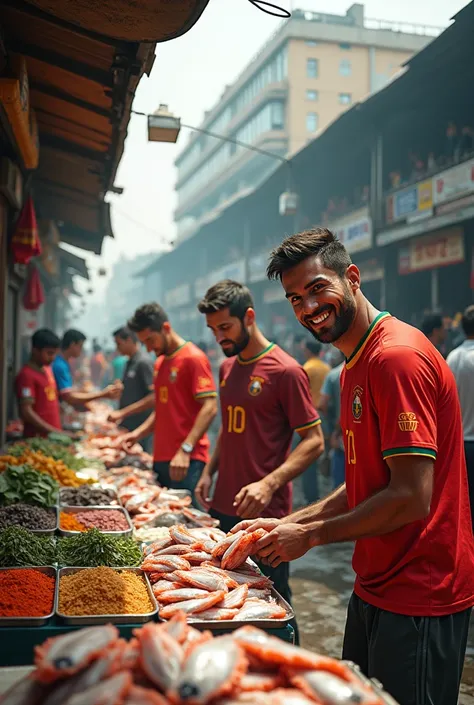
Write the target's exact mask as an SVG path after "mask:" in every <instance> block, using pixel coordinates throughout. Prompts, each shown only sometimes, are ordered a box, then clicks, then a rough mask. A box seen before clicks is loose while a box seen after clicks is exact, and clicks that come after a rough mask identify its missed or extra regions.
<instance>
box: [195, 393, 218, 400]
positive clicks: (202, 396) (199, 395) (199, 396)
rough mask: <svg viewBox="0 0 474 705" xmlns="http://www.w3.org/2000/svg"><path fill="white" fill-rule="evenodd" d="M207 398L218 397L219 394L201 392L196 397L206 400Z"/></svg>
mask: <svg viewBox="0 0 474 705" xmlns="http://www.w3.org/2000/svg"><path fill="white" fill-rule="evenodd" d="M205 397H217V392H199V394H195V395H194V398H195V399H204V398H205Z"/></svg>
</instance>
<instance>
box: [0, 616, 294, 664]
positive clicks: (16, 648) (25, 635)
mask: <svg viewBox="0 0 474 705" xmlns="http://www.w3.org/2000/svg"><path fill="white" fill-rule="evenodd" d="M142 626H143V624H118V625H117V629H118V630H119V632H120V636H122V637H124V638H125V639H130V638H131V636H132V631H133V630H134V629H139V628H140V627H142ZM81 628H82V627H71V626H68V625H66V624H62V623H61V622H60V621H59V620H58V619H57V618H53V619H51V621H50V622H49V623H48V624H47V625H46V626H44V627H0V667H2V666H28V665H31V664H32V663H33V652H34V647H35V646H37V645H39V644H42V643H43V642H44V641H45V640H46V639H49V638H50V637H54V636H59V635H61V634H65V633H66V632H70V631H72V630H73V629H81ZM210 631H212V629H210ZM230 631H231V630H225V631H224V630H216V631H215V635H216V636H219V635H221V634H226V633H229V632H230ZM265 631H266V632H267V633H268V634H271V635H272V636H276V637H278V638H280V639H282V640H283V641H286V642H288V643H290V644H293V643H294V641H295V632H294V629H293V627H292V626H291V625H290V624H286V625H285V626H283V627H281V628H279V629H266V630H265Z"/></svg>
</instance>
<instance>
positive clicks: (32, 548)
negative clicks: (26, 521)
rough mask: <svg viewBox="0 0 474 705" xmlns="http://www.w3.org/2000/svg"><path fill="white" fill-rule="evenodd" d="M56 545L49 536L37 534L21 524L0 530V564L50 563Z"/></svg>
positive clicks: (6, 566) (8, 565) (9, 565)
mask: <svg viewBox="0 0 474 705" xmlns="http://www.w3.org/2000/svg"><path fill="white" fill-rule="evenodd" d="M55 561H56V547H55V544H54V539H52V538H51V537H50V536H37V535H36V534H33V533H32V532H31V531H28V529H23V528H22V527H21V526H9V527H8V529H4V530H3V531H0V566H1V567H2V568H8V567H11V566H24V565H52V564H53V563H54V562H55Z"/></svg>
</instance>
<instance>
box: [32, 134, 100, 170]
mask: <svg viewBox="0 0 474 705" xmlns="http://www.w3.org/2000/svg"><path fill="white" fill-rule="evenodd" d="M40 144H41V146H42V147H50V148H51V149H56V150H58V151H60V152H66V153H67V154H74V155H76V156H78V157H82V158H83V159H89V160H90V161H93V162H99V163H103V162H105V161H106V160H107V158H108V155H107V154H106V153H104V152H99V151H96V150H95V149H88V148H87V147H82V146H81V145H78V144H75V143H74V142H69V141H68V140H64V139H62V138H61V137H56V136H55V135H49V134H47V133H40Z"/></svg>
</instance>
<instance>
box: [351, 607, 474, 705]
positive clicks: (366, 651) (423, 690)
mask: <svg viewBox="0 0 474 705" xmlns="http://www.w3.org/2000/svg"><path fill="white" fill-rule="evenodd" d="M470 615H471V610H470V609H468V610H464V611H463V612H457V613H455V614H450V615H446V616H444V617H407V616H405V615H401V614H395V613H394V612H387V611H386V610H382V609H379V608H377V607H374V606H373V605H369V604H368V603H367V602H364V601H363V600H361V599H360V598H359V597H357V595H355V594H353V595H352V597H351V599H350V602H349V607H348V610H347V623H346V631H345V635H344V646H343V650H342V658H343V659H347V660H349V661H354V663H356V664H358V665H359V666H360V668H361V670H362V671H363V673H365V675H366V676H368V677H369V678H377V679H378V680H379V681H380V682H381V683H382V685H383V686H384V688H385V690H386V691H387V692H388V693H390V695H392V697H394V698H395V700H397V702H398V703H400V705H456V703H457V702H458V695H459V685H460V683H461V676H462V670H463V666H464V655H465V653H466V643H467V636H468V630H469V617H470Z"/></svg>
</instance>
